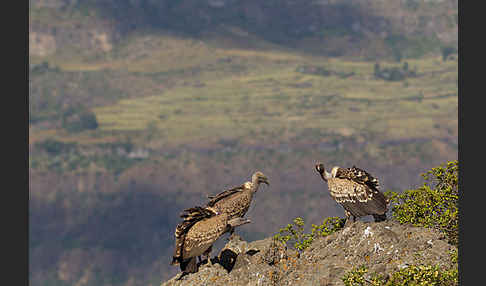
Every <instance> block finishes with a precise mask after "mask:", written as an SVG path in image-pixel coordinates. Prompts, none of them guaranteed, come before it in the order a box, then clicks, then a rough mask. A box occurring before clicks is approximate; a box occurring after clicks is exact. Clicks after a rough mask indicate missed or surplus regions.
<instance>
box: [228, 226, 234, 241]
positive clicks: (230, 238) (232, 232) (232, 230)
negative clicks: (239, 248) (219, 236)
mask: <svg viewBox="0 0 486 286" xmlns="http://www.w3.org/2000/svg"><path fill="white" fill-rule="evenodd" d="M234 233H235V228H234V227H231V229H230V231H229V234H230V236H229V237H228V240H232V239H233V237H234V235H233V234H234Z"/></svg>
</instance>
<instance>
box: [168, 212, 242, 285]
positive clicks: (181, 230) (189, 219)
mask: <svg viewBox="0 0 486 286" xmlns="http://www.w3.org/2000/svg"><path fill="white" fill-rule="evenodd" d="M180 217H181V218H183V219H184V220H183V221H182V222H181V223H179V224H178V225H177V227H176V231H175V237H176V246H175V250H174V255H173V257H172V262H171V264H172V265H177V264H180V268H181V271H182V275H181V277H179V279H180V278H182V276H184V275H185V274H187V273H195V272H197V270H198V265H197V261H196V257H200V256H201V255H203V254H204V255H207V256H208V262H209V263H210V259H209V253H210V252H211V248H212V245H213V243H214V242H215V241H216V240H217V239H218V238H219V237H220V236H221V235H223V234H224V233H226V232H228V231H229V230H230V229H233V228H234V227H237V226H240V225H243V224H246V223H250V220H248V219H243V218H234V219H230V218H229V215H228V214H225V213H221V214H219V213H218V212H217V211H215V210H213V209H211V208H202V207H199V206H197V207H194V208H189V209H186V210H184V211H183V213H182V214H181V216H180Z"/></svg>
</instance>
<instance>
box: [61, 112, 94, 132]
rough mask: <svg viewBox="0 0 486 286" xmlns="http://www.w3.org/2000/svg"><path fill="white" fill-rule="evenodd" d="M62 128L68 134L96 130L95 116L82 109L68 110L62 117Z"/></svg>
mask: <svg viewBox="0 0 486 286" xmlns="http://www.w3.org/2000/svg"><path fill="white" fill-rule="evenodd" d="M62 127H63V128H65V129H66V130H67V131H69V132H73V133H74V132H81V131H83V130H93V129H96V128H98V121H97V120H96V115H95V114H94V113H93V112H92V111H90V110H87V109H85V108H83V107H80V108H69V109H68V110H67V111H65V112H64V114H63V115H62Z"/></svg>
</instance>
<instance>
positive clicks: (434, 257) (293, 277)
mask: <svg viewBox="0 0 486 286" xmlns="http://www.w3.org/2000/svg"><path fill="white" fill-rule="evenodd" d="M453 251H455V252H456V253H457V247H455V246H453V245H450V244H448V243H447V242H446V241H445V240H444V236H443V235H441V234H440V233H438V232H437V231H434V230H432V229H426V228H421V227H412V226H406V225H400V224H398V223H396V222H393V221H386V222H382V223H372V222H357V223H355V224H353V225H351V226H349V227H346V228H344V229H342V230H340V231H338V232H335V233H333V234H330V235H328V236H325V237H321V238H320V239H317V240H314V241H313V242H312V244H311V245H310V246H309V247H308V248H307V249H305V250H304V251H302V252H300V253H299V252H297V251H295V250H291V249H288V248H286V247H284V246H283V245H282V244H279V243H278V242H275V241H274V240H273V239H272V238H271V237H269V238H266V239H264V240H258V241H252V242H247V241H245V240H244V239H242V238H241V237H238V236H237V237H235V238H234V239H233V240H231V241H229V242H227V243H226V245H225V246H224V247H223V248H222V249H221V251H220V252H219V253H214V254H213V255H214V256H215V258H214V264H213V266H208V265H207V264H203V265H201V266H200V269H199V271H198V272H197V273H194V274H188V275H186V276H184V277H181V278H180V276H181V275H180V274H178V275H176V276H174V277H173V278H171V279H169V280H168V281H166V282H163V283H162V284H161V285H162V286H176V285H180V286H183V285H201V286H202V285H215V286H216V285H236V286H240V285H345V284H344V281H343V279H342V278H343V277H345V275H346V274H348V273H350V272H352V271H355V270H357V269H360V267H363V266H364V267H365V268H366V270H367V272H365V273H364V274H365V275H364V278H365V279H367V280H368V281H371V278H372V275H373V274H380V275H382V276H385V277H388V279H390V278H391V277H392V275H393V273H395V272H399V271H400V270H402V271H403V270H404V269H408V268H410V269H413V267H415V266H417V265H422V266H423V267H431V266H438V269H439V270H440V271H447V270H449V269H452V268H453V267H457V264H456V265H455V266H454V262H453V261H452V259H451V252H453ZM417 267H418V266H417ZM456 269H457V268H456ZM358 273H359V272H358ZM179 278H180V279H179ZM448 283H450V284H447V283H441V284H439V285H454V284H453V283H452V281H449V282H448ZM353 285H374V284H371V283H370V284H368V283H364V281H363V284H358V283H357V284H353ZM377 285H381V284H377ZM405 285H406V284H405ZM424 285H428V284H424Z"/></svg>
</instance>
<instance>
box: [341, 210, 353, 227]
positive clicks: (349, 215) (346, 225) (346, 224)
mask: <svg viewBox="0 0 486 286" xmlns="http://www.w3.org/2000/svg"><path fill="white" fill-rule="evenodd" d="M344 214H345V215H346V223H344V227H348V226H350V225H351V220H350V218H351V216H352V217H353V222H356V217H355V216H354V215H352V214H351V213H350V212H348V211H347V210H345V211H344Z"/></svg>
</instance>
